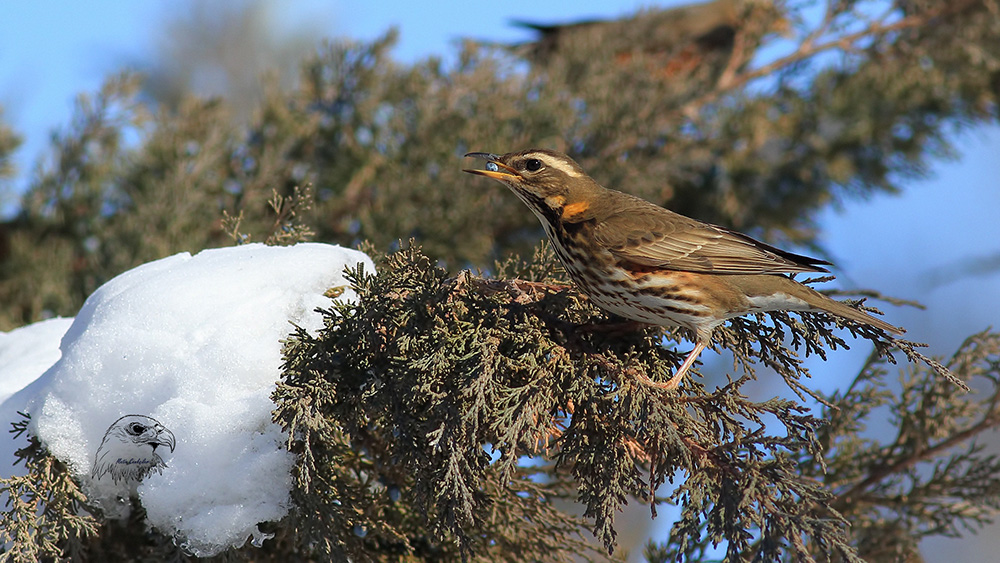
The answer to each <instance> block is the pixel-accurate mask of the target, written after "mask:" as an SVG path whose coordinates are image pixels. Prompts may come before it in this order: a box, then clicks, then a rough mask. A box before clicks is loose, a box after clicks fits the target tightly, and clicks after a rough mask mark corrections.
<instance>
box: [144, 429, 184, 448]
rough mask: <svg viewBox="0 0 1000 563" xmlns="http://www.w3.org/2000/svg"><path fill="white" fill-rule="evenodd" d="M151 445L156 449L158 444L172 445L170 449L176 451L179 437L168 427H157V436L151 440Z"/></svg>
mask: <svg viewBox="0 0 1000 563" xmlns="http://www.w3.org/2000/svg"><path fill="white" fill-rule="evenodd" d="M149 445H151V446H153V449H154V450H155V449H156V446H170V451H171V452H172V451H174V446H176V445H177V439H176V438H175V437H174V433H173V432H171V431H170V430H168V429H166V428H162V427H161V428H157V429H156V438H155V439H154V440H152V441H151V442H149Z"/></svg>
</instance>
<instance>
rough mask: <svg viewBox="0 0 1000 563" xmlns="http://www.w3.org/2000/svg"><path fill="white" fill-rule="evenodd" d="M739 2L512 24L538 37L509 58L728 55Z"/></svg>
mask: <svg viewBox="0 0 1000 563" xmlns="http://www.w3.org/2000/svg"><path fill="white" fill-rule="evenodd" d="M745 1H746V0H713V1H711V2H706V3H700V4H689V5H684V6H678V7H674V8H668V9H651V10H646V11H642V12H639V13H638V14H635V15H634V16H631V17H627V18H622V19H615V20H601V19H590V20H583V21H578V22H572V23H566V24H540V23H534V22H527V21H520V20H518V21H514V22H513V24H514V25H516V26H519V27H524V28H527V29H531V30H533V31H535V32H537V33H538V38H537V39H536V40H535V41H533V42H530V43H521V44H516V45H513V46H511V47H512V50H513V51H514V52H515V53H519V54H521V55H522V56H524V57H525V58H527V59H529V60H531V61H533V62H536V63H542V64H546V63H548V62H550V61H552V60H553V59H554V58H557V57H567V56H572V55H573V54H574V53H576V52H579V51H581V50H586V49H587V48H588V47H590V48H600V49H601V50H602V51H605V52H610V53H613V54H614V55H615V56H616V57H618V58H623V57H630V56H631V55H632V54H634V53H633V52H644V53H648V54H658V55H663V56H670V57H674V56H678V55H680V54H681V53H684V54H685V56H687V57H693V56H695V55H694V53H696V52H698V53H705V52H709V51H715V50H721V51H729V50H730V49H732V45H733V37H734V36H735V35H736V30H737V29H739V26H740V24H741V16H742V15H743V13H742V12H743V8H742V3H743V2H745ZM688 51H690V52H688Z"/></svg>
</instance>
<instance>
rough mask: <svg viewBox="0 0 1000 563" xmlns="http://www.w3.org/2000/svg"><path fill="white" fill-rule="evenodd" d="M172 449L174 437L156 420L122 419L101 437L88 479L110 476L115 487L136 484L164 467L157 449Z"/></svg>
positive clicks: (135, 416)
mask: <svg viewBox="0 0 1000 563" xmlns="http://www.w3.org/2000/svg"><path fill="white" fill-rule="evenodd" d="M176 445H177V440H176V438H175V437H174V433H173V432H171V431H170V430H169V429H167V428H166V427H164V426H163V425H162V424H160V423H159V422H157V421H156V419H154V418H151V417H148V416H144V415H139V414H129V415H125V416H123V417H121V418H119V419H118V420H116V421H115V422H114V423H113V424H112V425H111V426H109V427H108V430H107V432H105V433H104V439H103V440H102V441H101V445H100V447H99V448H97V454H96V455H95V458H94V468H93V471H92V472H91V475H92V476H93V477H94V478H95V479H100V478H101V477H102V476H104V475H111V477H112V478H113V480H114V482H115V483H118V482H120V481H126V482H135V481H140V480H142V478H143V477H145V476H146V475H147V474H148V473H149V472H150V471H153V470H159V468H160V467H163V466H164V465H165V464H164V463H163V458H161V457H160V455H159V453H157V451H156V450H157V448H159V447H160V446H164V447H168V448H170V451H171V452H172V451H174V447H175V446H176Z"/></svg>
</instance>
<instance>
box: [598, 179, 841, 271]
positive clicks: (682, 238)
mask: <svg viewBox="0 0 1000 563" xmlns="http://www.w3.org/2000/svg"><path fill="white" fill-rule="evenodd" d="M623 195H624V194H623ZM625 203H626V204H625V205H624V208H625V209H619V211H618V212H616V213H614V214H612V215H609V216H606V217H601V218H599V219H598V220H597V222H596V225H595V228H594V237H595V240H596V242H597V243H598V244H601V245H603V246H604V247H605V248H607V249H608V250H609V251H611V253H612V254H614V255H616V256H618V257H619V258H622V259H624V260H627V261H629V262H632V263H635V264H639V265H642V266H650V267H659V268H666V269H671V270H681V271H688V272H697V273H714V274H781V273H789V274H790V273H797V272H826V271H828V270H826V269H825V268H822V267H821V266H820V265H821V264H829V262H826V261H823V260H818V259H815V258H809V257H807V256H801V255H798V254H793V253H791V252H785V251H784V250H781V249H778V248H775V247H773V246H771V245H769V244H765V243H763V242H760V241H758V240H755V239H753V238H751V237H748V236H746V235H744V234H742V233H738V232H736V231H732V230H729V229H726V228H725V227H719V226H716V225H711V224H709V223H702V222H701V221H697V220H695V219H691V218H689V217H685V216H683V215H679V214H677V213H674V212H672V211H669V210H667V209H663V208H662V207H658V206H656V205H653V204H652V203H649V202H647V201H645V200H641V199H638V198H633V197H631V196H628V197H627V198H626V200H625ZM619 207H620V206H619Z"/></svg>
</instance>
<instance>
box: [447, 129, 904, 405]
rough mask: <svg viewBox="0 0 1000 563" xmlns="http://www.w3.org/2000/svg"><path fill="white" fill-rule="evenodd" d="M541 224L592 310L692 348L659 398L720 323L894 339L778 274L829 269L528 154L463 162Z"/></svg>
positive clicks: (885, 326) (552, 156)
mask: <svg viewBox="0 0 1000 563" xmlns="http://www.w3.org/2000/svg"><path fill="white" fill-rule="evenodd" d="M465 156H467V157H477V158H482V159H485V160H486V170H465V172H469V173H472V174H479V175H481V176H486V177H488V178H493V179H494V180H499V181H501V182H503V183H504V184H506V185H507V187H508V188H510V190H511V191H513V192H514V194H515V195H517V197H518V198H520V199H521V201H523V202H524V203H525V204H526V205H527V206H528V208H529V209H531V210H532V211H533V212H534V213H535V215H536V216H537V217H538V219H539V220H540V221H541V222H542V227H544V229H545V232H546V234H548V236H549V239H550V240H551V241H552V246H553V247H554V248H555V251H556V254H557V255H558V256H559V259H560V261H562V263H563V266H564V267H565V268H566V272H567V273H568V274H569V275H570V277H571V278H572V279H573V281H574V282H575V283H576V284H577V285H578V286H579V288H580V290H581V291H582V292H583V293H584V294H586V295H587V297H589V298H590V299H591V300H592V301H593V302H594V303H595V304H597V305H598V306H599V307H601V308H602V309H604V310H606V311H608V312H611V313H614V314H616V315H619V316H621V317H624V318H626V319H630V320H634V321H640V322H643V323H649V324H655V325H661V326H681V327H684V328H687V329H689V330H691V331H692V332H693V333H694V335H695V347H694V349H693V350H692V351H691V353H690V354H688V356H687V358H686V359H685V360H684V363H683V364H682V365H681V366H680V368H678V369H677V372H676V373H675V374H674V375H673V377H671V378H670V380H669V381H667V382H665V383H658V384H655V386H656V387H659V388H662V389H668V390H669V389H674V388H676V387H677V386H678V385H679V384H680V382H681V381H682V379H683V377H684V374H685V373H686V372H687V370H688V369H690V368H691V366H692V365H693V364H694V362H695V360H696V359H697V358H698V355H699V354H701V352H702V351H703V350H704V349H705V347H707V346H708V345H709V344H710V343H711V341H712V331H713V330H715V327H717V326H719V325H720V324H722V323H723V322H724V321H725V320H726V319H730V318H733V317H739V316H742V315H746V314H748V313H755V312H762V311H822V312H824V313H829V314H831V315H836V316H838V317H843V318H845V319H848V320H850V321H853V322H856V323H861V324H866V325H870V326H873V327H875V328H878V329H880V330H883V331H885V332H892V333H897V334H901V333H902V332H903V331H902V329H899V328H897V327H894V326H892V325H890V324H889V323H886V322H884V321H881V320H879V319H876V318H874V317H872V316H870V315H868V314H866V313H864V312H862V311H859V310H858V309H855V308H853V307H851V306H849V305H846V304H844V303H841V302H839V301H835V300H833V299H830V298H829V297H826V296H824V295H822V294H820V293H818V292H817V291H815V290H813V289H811V288H809V287H806V286H805V285H803V284H801V283H799V282H797V281H795V280H793V279H792V278H791V277H789V276H788V275H786V274H795V273H800V272H826V271H828V270H826V269H825V268H823V267H822V265H829V262H825V261H823V260H817V259H815V258H808V257H806V256H800V255H798V254H792V253H791V252H785V251H784V250H780V249H778V248H775V247H773V246H770V245H767V244H764V243H763V242H760V241H757V240H754V239H752V238H750V237H749V236H747V235H744V234H741V233H738V232H735V231H731V230H729V229H726V228H725V227H719V226H716V225H710V224H708V223H703V222H701V221H697V220H695V219H691V218H688V217H685V216H683V215H679V214H677V213H674V212H673V211H669V210H667V209H664V208H662V207H659V206H657V205H654V204H652V203H650V202H648V201H646V200H643V199H640V198H638V197H635V196H632V195H629V194H625V193H622V192H619V191H615V190H611V189H608V188H605V187H603V186H601V185H600V184H598V183H597V182H596V181H594V180H593V179H592V178H590V177H589V176H587V174H585V173H584V171H583V169H581V168H580V165H578V164H577V163H576V162H575V161H573V159H571V158H570V157H568V156H566V155H564V154H562V153H558V152H555V151H550V150H544V149H528V150H525V151H521V152H512V153H508V154H505V155H502V156H500V155H496V154H491V153H482V152H473V153H469V154H467V155H465Z"/></svg>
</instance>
